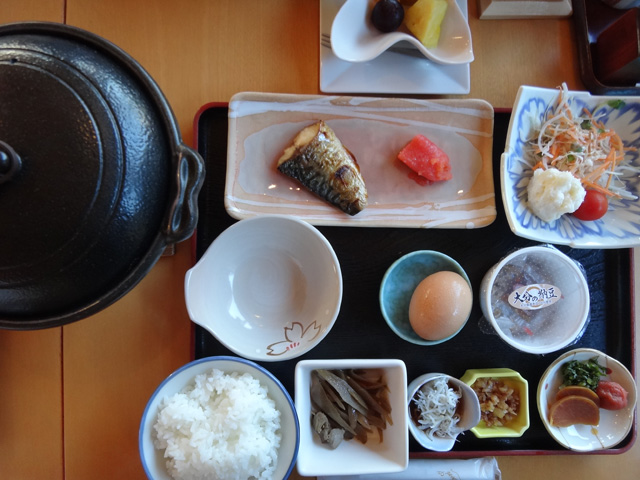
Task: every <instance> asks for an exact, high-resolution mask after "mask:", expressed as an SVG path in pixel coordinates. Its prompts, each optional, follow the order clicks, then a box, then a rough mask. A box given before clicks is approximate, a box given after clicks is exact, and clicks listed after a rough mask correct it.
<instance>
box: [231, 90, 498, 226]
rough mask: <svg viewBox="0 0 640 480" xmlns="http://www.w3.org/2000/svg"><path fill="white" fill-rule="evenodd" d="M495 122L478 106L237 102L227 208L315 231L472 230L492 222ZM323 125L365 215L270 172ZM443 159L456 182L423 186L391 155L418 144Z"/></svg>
mask: <svg viewBox="0 0 640 480" xmlns="http://www.w3.org/2000/svg"><path fill="white" fill-rule="evenodd" d="M493 117H494V111H493V108H492V107H491V105H489V104H488V103H487V102H485V101H484V100H458V99H455V100H453V99H444V100H418V99H394V98H367V97H358V98H356V97H339V96H320V95H288V94H271V93H250V92H244V93H239V94H236V95H235V96H234V97H233V98H232V99H231V101H230V103H229V139H228V150H227V174H226V179H225V194H224V203H225V208H226V210H227V212H228V213H229V215H231V216H232V217H234V218H237V219H242V218H247V217H251V216H255V215H260V214H290V215H295V216H298V217H300V218H302V219H303V220H306V221H308V222H309V223H311V224H314V225H348V226H362V227H365V226H366V227H372V226H375V227H412V228H478V227H484V226H486V225H489V224H490V223H492V222H493V221H494V220H495V217H496V206H495V192H494V183H493V167H492V149H493V144H492V142H493ZM318 120H324V121H325V122H326V123H327V124H328V125H329V126H330V127H331V128H332V129H333V130H334V131H335V132H336V135H337V136H338V138H340V140H341V141H342V143H343V144H344V145H345V147H346V148H347V149H348V150H349V151H350V152H351V153H352V154H353V155H354V156H355V158H356V160H357V162H358V165H359V166H360V170H361V172H362V175H363V177H364V180H365V183H366V186H367V191H368V195H369V205H368V206H367V208H366V209H365V210H363V211H362V212H360V213H358V214H357V215H355V216H353V217H352V216H349V215H347V214H345V213H343V212H342V211H341V210H339V209H337V208H336V207H334V206H332V205H329V204H328V203H326V202H325V201H324V200H322V199H320V198H318V197H317V196H315V195H313V194H312V193H310V192H308V191H307V190H306V189H304V188H302V187H301V186H300V185H299V184H298V183H297V182H295V181H294V180H292V179H290V178H289V177H287V176H285V175H283V174H282V173H280V172H279V171H278V170H277V169H276V162H277V160H278V159H279V158H280V156H281V155H282V153H283V151H284V149H285V148H286V147H287V146H289V145H290V144H291V142H292V140H293V138H294V137H295V135H296V134H297V133H298V132H299V131H300V130H302V129H303V128H304V127H306V126H308V125H310V124H312V123H314V122H316V121H318ZM417 134H422V135H424V136H426V137H427V138H429V139H431V140H432V141H433V142H434V143H435V144H436V145H438V146H439V147H440V148H441V149H442V150H444V152H445V153H446V154H447V155H448V156H449V160H450V162H451V168H452V173H453V179H451V180H448V181H446V182H438V183H435V184H431V185H426V186H421V185H418V184H417V183H416V182H414V181H413V180H411V179H410V178H409V169H408V168H407V167H406V166H405V165H404V164H402V163H401V162H400V161H399V160H397V154H398V152H399V151H400V150H401V149H402V147H404V146H405V145H406V144H407V143H408V142H409V141H410V140H411V139H412V138H413V137H414V136H415V135H417Z"/></svg>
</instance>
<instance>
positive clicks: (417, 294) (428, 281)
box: [409, 271, 473, 341]
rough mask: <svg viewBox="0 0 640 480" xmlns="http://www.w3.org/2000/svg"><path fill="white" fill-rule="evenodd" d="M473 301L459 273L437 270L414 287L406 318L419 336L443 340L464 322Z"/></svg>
mask: <svg viewBox="0 0 640 480" xmlns="http://www.w3.org/2000/svg"><path fill="white" fill-rule="evenodd" d="M472 303H473V297H472V294H471V288H469V284H468V283H467V281H466V280H465V279H464V278H463V277H462V276H461V275H460V274H458V273H456V272H449V271H441V272H436V273H433V274H431V275H429V276H428V277H426V278H425V279H424V280H422V281H421V282H420V283H419V284H418V286H417V287H416V289H415V290H414V292H413V295H412V296H411V302H410V303H409V322H410V323H411V327H412V328H413V330H414V331H415V332H416V334H418V335H419V336H420V337H421V338H424V339H425V340H432V341H435V340H442V339H444V338H447V337H450V336H451V335H453V334H454V333H456V332H457V331H458V330H459V329H460V328H461V327H462V326H463V325H464V323H465V322H466V321H467V318H469V314H470V313H471V305H472Z"/></svg>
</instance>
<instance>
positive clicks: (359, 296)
mask: <svg viewBox="0 0 640 480" xmlns="http://www.w3.org/2000/svg"><path fill="white" fill-rule="evenodd" d="M509 118H510V112H496V114H495V125H494V139H493V169H494V188H495V190H496V207H497V213H498V215H497V219H496V220H495V221H494V222H493V223H492V224H491V225H489V226H486V227H483V228H477V229H472V230H448V229H428V230H427V229H407V228H364V227H363V228H351V227H326V226H323V227H318V228H319V230H320V231H321V232H322V233H323V234H324V235H325V236H326V237H327V239H328V240H329V241H330V242H331V244H332V245H333V247H334V249H335V251H336V254H337V255H338V258H339V260H340V264H341V268H342V274H343V279H344V296H343V302H342V307H341V311H340V315H339V317H338V319H337V321H336V324H335V325H334V327H333V329H332V330H331V332H330V333H329V334H328V335H327V337H326V338H325V339H324V340H323V341H322V342H321V343H320V344H319V345H318V346H317V347H316V348H314V349H313V350H311V351H310V352H309V353H307V354H305V355H304V356H302V357H299V358H298V359H295V360H291V361H286V362H267V363H263V364H262V365H263V366H264V367H265V368H267V369H268V370H269V371H271V372H272V373H273V374H274V375H276V376H277V377H278V378H279V379H280V381H281V382H282V383H283V385H284V386H285V387H286V388H287V389H288V390H289V391H290V392H291V394H292V395H293V387H294V385H293V381H294V375H293V372H294V368H295V365H296V363H297V361H298V360H301V359H308V358H347V357H349V358H376V357H379V358H400V359H402V360H403V361H404V362H405V364H406V366H407V374H408V378H409V380H412V379H413V378H415V377H417V376H419V375H421V374H423V373H426V372H442V373H447V374H449V375H453V376H456V377H460V376H462V375H463V374H464V372H465V370H467V369H471V368H492V367H509V368H513V369H514V370H517V371H518V372H520V374H521V375H522V376H523V377H524V378H526V379H527V381H528V382H529V398H530V421H531V426H530V427H529V429H528V430H527V431H526V432H525V433H524V435H523V436H522V437H520V438H502V439H478V438H476V437H475V436H474V435H473V434H472V433H471V432H467V433H466V434H465V435H462V436H461V437H459V439H460V441H459V442H458V443H457V444H456V445H455V446H454V448H453V450H452V451H450V452H446V453H436V452H430V451H427V450H424V449H423V448H422V447H420V446H419V445H418V444H417V443H416V442H415V441H414V440H413V438H411V439H410V442H411V443H410V450H411V457H412V458H435V457H451V458H467V457H479V456H484V455H538V454H576V453H574V452H571V451H569V450H567V449H565V448H563V447H562V446H560V445H558V444H557V443H556V442H555V441H554V440H553V439H552V438H551V437H550V436H549V434H548V433H547V431H546V430H545V428H544V426H543V425H542V422H541V420H540V417H539V415H538V411H537V407H536V402H535V397H536V390H537V388H538V380H539V378H540V376H541V375H542V373H543V372H544V370H545V369H546V368H547V366H548V365H549V364H550V363H551V362H552V361H553V360H554V359H555V358H556V357H557V356H559V355H560V354H561V353H563V352H564V351H567V350H570V349H572V348H576V347H591V348H596V349H598V350H600V351H603V352H605V353H607V354H608V355H610V356H612V357H614V358H616V359H617V360H619V361H621V362H622V363H623V364H624V365H625V366H626V367H627V368H628V369H629V370H630V371H632V372H633V367H634V365H635V363H634V345H633V339H634V322H633V318H634V317H633V313H634V312H633V300H632V299H633V276H632V265H633V263H632V262H633V258H632V250H630V249H620V250H576V249H570V248H566V247H558V248H559V249H560V250H562V251H563V252H565V253H567V254H568V255H569V256H571V257H572V258H574V259H576V260H577V261H579V262H580V263H581V264H582V266H583V267H584V268H585V270H586V274H587V278H588V282H589V288H590V293H591V319H590V322H589V326H588V328H587V330H586V331H585V333H584V335H583V336H582V337H581V339H580V340H579V342H578V343H576V344H574V345H572V346H571V347H569V348H566V349H564V350H561V351H559V352H556V353H555V354H549V355H544V356H537V355H530V354H525V353H521V352H518V351H516V350H513V349H511V347H509V346H507V345H506V344H505V343H503V342H502V340H500V338H499V337H498V336H497V335H492V334H490V333H487V332H486V331H485V329H484V328H481V322H480V319H481V317H482V314H481V312H480V307H479V304H478V301H477V298H478V287H479V285H480V281H481V279H482V277H483V276H484V274H485V273H486V271H487V270H488V269H489V268H490V267H491V266H492V265H493V264H495V263H496V262H497V261H498V260H499V259H500V258H501V257H502V256H504V255H505V254H506V253H508V252H509V251H511V250H513V249H515V248H519V247H524V246H529V245H532V244H534V243H533V242H531V241H529V240H526V239H522V238H520V237H517V236H515V235H514V234H513V233H511V231H510V230H509V227H508V225H507V221H506V218H505V215H504V211H503V207H502V202H501V201H500V198H501V197H500V194H499V183H500V182H499V178H500V176H499V171H498V169H499V163H500V154H501V152H502V151H503V150H504V142H505V136H506V132H507V127H508V124H509ZM195 126H196V134H197V148H198V151H199V152H200V153H201V154H202V156H203V157H204V159H205V162H206V167H207V174H206V180H205V184H204V187H203V189H202V192H201V194H200V199H199V208H200V217H199V222H198V228H197V232H196V235H195V237H194V239H195V250H194V251H195V258H194V261H195V260H197V259H198V258H200V256H202V255H203V254H204V252H205V250H206V249H207V247H208V246H209V245H210V244H211V242H212V241H213V240H214V239H215V238H216V236H218V235H219V234H220V233H221V232H222V231H223V230H224V229H225V228H227V227H228V226H230V225H231V224H233V223H234V222H235V221H236V220H234V219H233V218H231V217H230V216H229V215H228V214H227V212H226V211H225V208H224V204H223V196H224V183H225V169H226V162H227V133H228V123H227V107H226V105H220V104H211V105H206V106H204V107H203V108H202V109H201V110H200V112H199V113H198V115H197V117H196V125H195ZM420 249H432V250H439V251H441V252H443V253H446V254H448V255H450V256H452V257H453V258H455V259H456V260H457V261H458V262H459V263H460V264H461V265H462V266H463V267H464V268H465V269H466V271H467V274H468V276H469V278H470V280H471V283H472V285H473V286H474V298H475V299H476V300H475V304H474V307H473V311H472V314H471V318H470V320H469V322H468V323H467V325H466V326H465V328H464V329H463V330H462V332H461V333H459V334H458V335H457V336H456V337H455V338H454V339H452V340H450V341H448V342H445V343H443V344H440V345H436V346H431V347H422V346H418V345H414V344H411V343H408V342H406V341H404V340H402V339H400V338H399V337H397V336H396V335H395V334H394V333H393V332H392V331H391V330H390V329H389V327H388V326H387V324H386V323H385V321H384V319H383V317H382V315H381V313H380V307H379V303H378V292H379V288H380V282H381V281H382V277H383V275H384V273H385V271H386V269H387V268H388V267H389V265H391V264H392V263H393V262H394V261H395V260H396V259H398V258H399V257H401V256H402V255H404V254H406V253H408V252H411V251H414V250H420ZM194 328H195V332H194V339H195V343H194V356H195V357H196V358H201V357H206V356H211V355H233V354H232V353H231V352H230V351H229V350H227V349H226V348H224V347H223V346H222V345H221V344H220V343H219V342H218V341H217V340H216V339H215V338H214V337H213V336H212V335H211V334H209V333H208V332H207V331H205V330H203V329H202V328H200V327H198V326H194ZM635 437H636V425H635V424H634V427H633V429H632V431H631V432H630V433H629V435H628V436H627V437H626V438H625V439H624V440H623V441H622V442H621V443H620V444H618V446H617V447H615V448H613V449H609V450H604V451H598V452H596V453H597V454H617V453H622V452H625V451H626V450H628V449H629V448H630V447H631V446H632V445H633V442H634V441H635Z"/></svg>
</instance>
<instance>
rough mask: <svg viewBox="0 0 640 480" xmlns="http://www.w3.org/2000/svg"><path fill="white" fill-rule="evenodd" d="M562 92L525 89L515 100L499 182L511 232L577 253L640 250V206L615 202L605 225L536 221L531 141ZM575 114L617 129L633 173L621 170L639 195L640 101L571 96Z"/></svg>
mask: <svg viewBox="0 0 640 480" xmlns="http://www.w3.org/2000/svg"><path fill="white" fill-rule="evenodd" d="M559 92H560V90H559V89H552V88H538V87H530V86H521V87H520V89H519V90H518V94H517V96H516V99H515V103H514V106H513V111H512V113H511V119H510V122H509V129H508V131H507V138H506V145H505V151H504V153H503V154H502V157H501V165H500V183H501V191H502V201H503V204H504V210H505V213H506V216H507V220H508V222H509V227H510V228H511V230H512V231H513V233H515V234H516V235H518V236H520V237H523V238H528V239H530V240H536V241H539V242H544V243H552V244H555V245H569V246H571V247H572V248H631V247H637V246H640V201H637V200H631V199H624V198H612V199H610V200H609V209H608V211H607V213H606V214H605V215H604V217H602V218H601V219H600V220H596V221H582V220H578V219H577V218H576V217H574V216H573V215H563V216H562V217H561V218H559V219H558V220H554V221H553V222H550V223H548V222H544V221H542V220H540V219H539V218H538V217H536V216H535V215H534V214H533V213H532V211H531V210H530V209H529V207H528V204H527V185H528V184H529V179H530V178H531V176H532V169H531V167H532V165H533V163H535V162H534V161H532V158H531V153H530V151H531V148H530V145H531V140H532V139H533V138H534V137H535V136H536V135H537V132H538V131H539V129H540V126H541V125H542V121H543V119H544V118H548V115H550V114H549V112H548V109H549V107H550V106H553V105H554V102H555V101H556V100H557V98H558V94H559ZM567 95H568V99H569V101H570V105H571V111H572V112H573V114H574V115H577V114H579V113H580V112H583V109H586V110H588V111H589V112H591V113H592V114H593V115H594V116H596V117H598V118H599V120H600V121H602V122H603V123H604V125H605V127H606V128H607V129H610V130H614V131H615V132H616V133H617V134H618V135H619V136H620V138H621V139H622V141H623V143H624V144H625V145H626V146H627V147H631V148H632V150H630V151H628V152H626V154H625V158H626V159H627V161H628V163H629V165H631V166H632V167H633V168H631V169H625V170H621V171H620V174H621V179H622V181H623V183H624V184H625V188H626V190H627V191H628V192H630V193H631V194H633V195H636V196H640V175H638V169H639V168H640V135H638V129H640V97H632V96H595V95H591V94H590V93H589V92H579V91H568V92H567Z"/></svg>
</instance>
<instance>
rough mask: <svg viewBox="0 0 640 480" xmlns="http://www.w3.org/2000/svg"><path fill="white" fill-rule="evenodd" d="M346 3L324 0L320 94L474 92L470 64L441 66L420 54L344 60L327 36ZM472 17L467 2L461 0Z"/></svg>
mask: <svg viewBox="0 0 640 480" xmlns="http://www.w3.org/2000/svg"><path fill="white" fill-rule="evenodd" d="M344 2H345V0H320V90H321V91H323V92H326V93H336V92H341V93H414V94H433V95H447V94H453V95H457V94H460V95H464V94H467V93H469V91H470V89H471V75H470V66H469V64H468V63H467V64H464V65H438V64H436V63H433V62H431V61H429V60H427V59H426V58H424V57H423V56H422V55H421V54H419V53H418V51H417V50H416V55H410V54H404V53H398V52H393V51H386V52H384V53H383V54H382V55H380V56H379V57H377V58H375V59H374V60H371V61H369V62H362V63H353V62H345V61H344V60H340V59H339V58H338V57H336V56H335V55H334V54H333V51H332V50H331V48H330V47H328V46H323V43H326V42H323V38H322V37H323V35H326V36H328V37H330V35H331V24H332V23H333V19H334V18H335V16H336V14H337V13H338V10H340V7H341V6H342V4H343V3H344ZM457 2H458V5H459V6H460V8H461V9H462V13H463V14H464V16H465V17H468V10H467V2H466V0H457Z"/></svg>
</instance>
